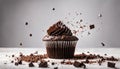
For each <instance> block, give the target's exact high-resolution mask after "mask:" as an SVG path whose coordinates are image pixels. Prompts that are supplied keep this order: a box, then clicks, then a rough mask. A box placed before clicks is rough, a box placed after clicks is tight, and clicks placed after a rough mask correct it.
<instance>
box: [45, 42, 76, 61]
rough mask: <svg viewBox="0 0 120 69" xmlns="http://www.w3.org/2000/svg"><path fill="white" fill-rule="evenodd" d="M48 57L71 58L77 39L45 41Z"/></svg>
mask: <svg viewBox="0 0 120 69" xmlns="http://www.w3.org/2000/svg"><path fill="white" fill-rule="evenodd" d="M45 44H46V50H47V54H48V57H49V58H55V59H67V58H73V56H74V52H75V47H76V44H77V41H45Z"/></svg>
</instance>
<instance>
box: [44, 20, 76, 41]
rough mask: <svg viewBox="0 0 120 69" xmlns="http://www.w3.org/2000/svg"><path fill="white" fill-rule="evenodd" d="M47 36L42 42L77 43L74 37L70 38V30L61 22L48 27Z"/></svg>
mask: <svg viewBox="0 0 120 69" xmlns="http://www.w3.org/2000/svg"><path fill="white" fill-rule="evenodd" d="M47 33H48V35H46V36H45V37H44V38H43V41H77V40H78V38H77V37H76V36H72V35H73V34H72V32H71V30H70V29H69V28H68V27H67V26H66V25H65V24H63V23H62V22H61V21H58V22H57V23H55V24H53V25H52V26H50V28H49V29H48V30H47Z"/></svg>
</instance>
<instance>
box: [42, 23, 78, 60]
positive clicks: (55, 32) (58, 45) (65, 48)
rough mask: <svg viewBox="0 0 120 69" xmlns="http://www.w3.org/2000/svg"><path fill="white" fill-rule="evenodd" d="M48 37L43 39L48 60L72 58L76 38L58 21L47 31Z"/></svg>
mask: <svg viewBox="0 0 120 69" xmlns="http://www.w3.org/2000/svg"><path fill="white" fill-rule="evenodd" d="M47 33H48V35H46V36H45V37H44V38H43V41H44V42H45V44H46V50H47V54H48V57H49V58H55V59H67V58H73V56H74V52H75V47H76V43H77V41H78V38H77V37H76V36H73V35H72V32H71V30H70V29H69V28H68V27H67V26H66V25H64V24H63V23H62V22H61V21H58V22H57V23H55V24H54V25H52V26H51V27H50V28H49V29H48V30H47Z"/></svg>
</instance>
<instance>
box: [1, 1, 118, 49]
mask: <svg viewBox="0 0 120 69" xmlns="http://www.w3.org/2000/svg"><path fill="white" fill-rule="evenodd" d="M52 8H55V10H54V11H53V10H52ZM75 12H79V13H82V14H81V15H80V16H79V18H80V19H83V24H84V23H88V24H95V29H93V30H88V31H90V33H91V34H90V35H89V36H88V34H87V33H88V31H86V32H84V33H83V34H78V35H77V37H78V38H79V41H78V44H77V47H79V48H83V47H85V48H86V47H102V48H106V47H107V48H108V47H120V46H119V45H120V37H119V35H120V32H119V30H120V27H119V26H120V23H119V22H120V0H0V46H1V47H21V46H20V45H19V44H20V43H22V44H23V45H22V47H44V43H43V42H42V38H43V37H44V35H45V34H47V33H46V30H47V29H48V28H49V26H51V25H52V24H54V23H55V22H57V21H58V20H63V21H64V22H65V19H64V18H65V17H68V18H69V19H72V18H74V17H75V14H74V13H75ZM69 13H70V15H69ZM99 14H102V17H101V18H100V17H99V16H98V15H99ZM25 22H28V23H29V24H28V25H27V26H25ZM70 28H71V27H70ZM30 33H32V34H33V36H32V37H30V36H29V34H30ZM101 42H103V43H104V44H105V46H104V47H103V46H102V45H101Z"/></svg>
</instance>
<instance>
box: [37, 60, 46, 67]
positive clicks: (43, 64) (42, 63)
mask: <svg viewBox="0 0 120 69" xmlns="http://www.w3.org/2000/svg"><path fill="white" fill-rule="evenodd" d="M39 67H44V68H46V67H48V63H47V62H46V61H41V63H40V64H39Z"/></svg>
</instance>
